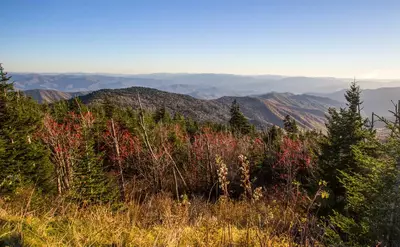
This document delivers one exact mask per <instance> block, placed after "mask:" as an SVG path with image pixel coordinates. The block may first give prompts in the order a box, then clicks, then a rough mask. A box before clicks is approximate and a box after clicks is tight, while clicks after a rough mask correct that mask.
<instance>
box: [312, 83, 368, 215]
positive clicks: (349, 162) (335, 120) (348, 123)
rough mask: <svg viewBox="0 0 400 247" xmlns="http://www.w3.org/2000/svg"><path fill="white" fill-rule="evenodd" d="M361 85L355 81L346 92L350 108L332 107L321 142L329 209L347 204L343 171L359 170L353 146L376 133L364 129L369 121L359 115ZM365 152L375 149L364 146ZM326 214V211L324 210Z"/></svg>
mask: <svg viewBox="0 0 400 247" xmlns="http://www.w3.org/2000/svg"><path fill="white" fill-rule="evenodd" d="M360 94H361V91H360V88H359V86H357V85H356V83H355V82H353V83H352V84H351V87H350V89H349V90H347V92H346V94H345V98H346V100H347V108H341V109H339V111H337V110H335V109H329V111H328V115H327V120H328V122H327V124H326V128H327V135H326V136H325V138H324V140H323V141H322V143H321V156H320V168H321V177H322V179H323V180H325V181H327V182H328V186H329V188H330V189H331V196H330V197H329V202H328V205H326V206H328V207H327V208H326V209H328V212H330V210H332V209H335V210H339V212H343V210H344V207H345V204H346V198H345V195H346V188H345V187H344V186H343V184H342V182H341V179H342V173H343V172H346V173H352V172H358V171H359V169H360V168H359V165H358V163H357V161H356V159H355V156H354V153H353V151H352V147H353V146H355V145H358V144H360V143H362V142H368V141H369V140H373V139H374V132H371V131H370V130H369V129H367V128H365V122H366V120H365V119H363V118H362V117H361V114H360V105H361V103H362V102H361V99H360ZM363 147H364V150H363V152H367V153H371V154H372V153H373V149H368V148H367V146H365V145H364V146H363ZM325 213H326V212H325Z"/></svg>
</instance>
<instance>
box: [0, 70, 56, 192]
mask: <svg viewBox="0 0 400 247" xmlns="http://www.w3.org/2000/svg"><path fill="white" fill-rule="evenodd" d="M10 79H11V77H9V76H7V73H5V72H4V70H3V67H2V66H1V65H0V82H1V83H0V89H1V93H0V170H1V173H0V191H2V192H11V191H13V190H15V189H16V188H17V187H19V186H22V185H25V184H32V185H34V186H36V187H38V188H40V189H45V190H51V188H52V185H51V182H50V181H51V179H49V178H50V176H51V172H52V168H51V164H50V161H49V157H48V153H47V152H46V150H45V149H44V147H43V146H42V144H41V143H40V142H39V141H38V140H37V139H36V138H35V134H36V132H37V131H38V130H39V129H40V128H41V117H42V115H43V114H42V111H41V108H40V106H39V105H38V104H37V103H36V102H35V101H33V100H32V99H30V98H27V97H25V96H24V95H23V94H21V93H20V92H18V91H15V90H14V88H13V84H12V83H9V81H10Z"/></svg>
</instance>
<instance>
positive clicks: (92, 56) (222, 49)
mask: <svg viewBox="0 0 400 247" xmlns="http://www.w3.org/2000/svg"><path fill="white" fill-rule="evenodd" d="M0 10H1V11H0V23H1V34H0V62H2V63H4V66H5V67H6V69H7V70H8V71H15V72H17V71H20V72H91V73H92V72H101V73H153V72H199V73H201V72H209V73H234V74H283V75H308V76H336V77H348V76H349V77H352V76H357V77H376V78H400V1H395V0H393V1H387V0H386V1H385V0H383V1H378V0H373V1H372V0H371V1H370V0H363V1H361V0H360V1H358V0H346V1H341V0H315V1H307V0H293V1H289V0H287V1H285V0H281V1H267V0H264V1H251V0H248V1H247V0H237V1H236V0H226V1H223V0H212V1H209V0H182V1H180V0H159V1H151V0H140V1H139V0H131V1H118V0H115V1H113V0H107V1H103V0H96V1H88V0H79V1H77V0H71V1H61V0H48V1H44V0H25V1H21V0H1V1H0Z"/></svg>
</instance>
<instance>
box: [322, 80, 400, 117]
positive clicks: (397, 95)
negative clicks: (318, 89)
mask: <svg viewBox="0 0 400 247" xmlns="http://www.w3.org/2000/svg"><path fill="white" fill-rule="evenodd" d="M345 93H346V90H345V89H343V90H340V91H336V92H333V93H327V94H316V95H319V96H322V97H328V98H330V99H333V100H336V101H339V102H345V98H344V94H345ZM361 99H362V101H363V109H362V111H363V113H364V114H365V115H366V116H367V117H370V116H371V114H372V112H374V113H375V114H377V115H380V116H384V117H385V116H391V115H392V114H391V113H389V110H393V109H394V108H393V103H395V104H397V101H398V100H400V87H383V88H377V89H362V92H361ZM392 101H393V103H392Z"/></svg>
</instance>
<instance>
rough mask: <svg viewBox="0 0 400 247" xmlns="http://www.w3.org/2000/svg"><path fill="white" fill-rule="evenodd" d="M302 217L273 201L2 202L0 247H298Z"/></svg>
mask: <svg viewBox="0 0 400 247" xmlns="http://www.w3.org/2000/svg"><path fill="white" fill-rule="evenodd" d="M301 220H304V219H301V217H300V216H299V215H297V214H295V213H293V212H291V210H289V209H287V208H286V209H285V210H283V208H282V207H281V206H279V205H278V204H277V203H273V202H271V203H269V204H268V203H266V202H259V203H249V202H231V201H222V202H217V203H213V204H211V203H206V202H204V201H201V200H196V199H192V200H191V201H186V202H181V203H178V202H175V201H173V200H172V199H170V197H168V196H156V197H153V198H151V199H148V200H146V202H143V203H141V204H139V203H127V204H125V205H122V206H120V207H118V209H113V207H112V206H110V205H102V206H91V207H85V208H82V207H81V208H80V207H77V206H76V205H74V204H70V203H65V202H62V201H53V202H49V201H46V202H35V201H34V200H31V199H28V202H26V201H24V202H21V200H19V201H12V200H9V201H7V202H5V201H4V200H3V201H2V202H0V246H7V244H8V245H9V246H263V247H264V246H265V247H267V246H271V247H272V246H277V247H279V246H296V245H295V244H294V240H293V237H292V231H293V228H292V226H293V225H294V224H295V222H296V221H301Z"/></svg>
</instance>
